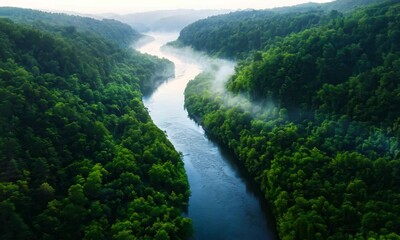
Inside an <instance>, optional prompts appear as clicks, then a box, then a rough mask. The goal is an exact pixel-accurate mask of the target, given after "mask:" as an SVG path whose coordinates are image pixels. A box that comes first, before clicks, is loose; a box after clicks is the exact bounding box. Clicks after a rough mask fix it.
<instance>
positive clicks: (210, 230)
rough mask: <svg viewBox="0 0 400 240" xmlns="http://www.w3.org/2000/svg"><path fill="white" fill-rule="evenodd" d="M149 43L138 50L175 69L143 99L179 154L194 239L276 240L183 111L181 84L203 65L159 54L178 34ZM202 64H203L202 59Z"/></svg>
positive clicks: (258, 208) (247, 190)
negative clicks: (158, 58)
mask: <svg viewBox="0 0 400 240" xmlns="http://www.w3.org/2000/svg"><path fill="white" fill-rule="evenodd" d="M148 35H150V36H152V37H154V39H155V40H154V41H152V42H150V43H147V44H145V45H143V46H140V47H139V48H137V50H139V51H140V52H142V53H148V54H151V55H155V56H158V57H160V58H167V59H169V60H170V61H172V62H174V64H175V78H173V79H169V80H168V81H167V82H165V83H163V84H162V85H160V86H159V87H158V88H157V90H156V91H155V92H153V93H152V94H151V95H150V96H146V97H144V98H143V102H144V104H145V106H146V107H147V108H148V110H149V112H150V115H151V118H152V119H153V121H154V122H155V124H156V125H157V126H158V127H159V128H160V129H162V130H163V131H165V132H166V133H167V136H168V139H169V140H170V141H171V142H172V144H173V145H174V146H175V148H176V150H177V151H180V152H182V153H183V156H184V157H183V161H184V164H185V170H186V173H187V175H188V179H189V184H190V189H191V197H190V199H189V208H188V213H187V216H188V217H189V218H191V219H192V221H193V228H194V235H193V239H195V240H197V239H198V240H203V239H204V240H214V239H218V240H223V239H229V240H233V239H251V240H253V239H276V233H275V230H274V226H273V225H272V224H271V220H269V219H268V218H267V213H266V211H265V201H263V199H262V198H261V197H260V194H257V193H255V192H256V191H253V190H252V189H254V186H253V185H252V183H251V181H248V180H246V177H244V174H242V173H241V171H239V170H240V169H238V167H237V165H236V164H235V160H234V159H232V157H230V156H229V154H226V153H225V152H224V151H223V150H221V149H220V148H219V147H218V145H217V144H216V143H214V142H213V141H211V140H210V139H209V138H207V136H206V135H205V133H204V130H203V129H202V128H201V127H200V126H198V125H197V124H196V123H195V122H194V121H193V120H191V119H190V118H189V117H188V113H187V112H186V110H185V109H184V90H185V87H186V84H187V83H188V82H189V81H190V80H191V79H193V78H194V77H195V76H197V75H198V74H199V73H200V72H201V71H202V69H204V67H205V66H206V64H201V63H200V62H199V61H196V60H194V59H192V60H193V61H192V60H191V59H188V56H187V55H184V54H182V55H179V54H178V55H177V54H174V53H169V52H168V51H161V50H160V47H161V46H163V45H164V44H165V43H167V42H170V41H173V40H175V39H176V38H177V37H178V34H177V33H173V34H172V33H150V34H148ZM203 60H204V59H203Z"/></svg>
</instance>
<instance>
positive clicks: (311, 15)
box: [175, 1, 400, 240]
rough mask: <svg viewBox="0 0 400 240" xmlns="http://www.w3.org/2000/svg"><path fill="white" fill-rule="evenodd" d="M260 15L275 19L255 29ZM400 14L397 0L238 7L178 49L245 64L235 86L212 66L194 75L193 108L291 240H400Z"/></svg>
mask: <svg viewBox="0 0 400 240" xmlns="http://www.w3.org/2000/svg"><path fill="white" fill-rule="evenodd" d="M235 15H237V16H239V15H243V16H242V19H241V20H240V21H239V20H237V18H235V17H234V16H235ZM258 15H268V16H269V18H270V19H269V20H266V22H265V23H260V27H254V26H258V25H255V24H257V22H258V21H260V20H257V16H258ZM399 16H400V4H399V3H398V1H383V3H380V4H375V5H371V6H366V7H362V8H360V9H356V10H354V11H351V12H348V13H341V12H338V11H336V10H334V11H325V12H324V11H318V12H316V11H314V10H313V11H311V12H307V11H306V12H304V11H302V12H300V13H296V12H292V13H287V12H284V13H267V12H265V11H260V12H259V11H251V12H241V13H233V14H228V15H223V16H217V17H212V18H209V19H206V20H202V21H200V22H197V23H194V24H192V25H190V26H188V27H187V28H186V29H184V30H183V31H182V33H181V36H180V38H179V44H187V45H191V46H192V47H194V48H195V49H197V50H203V51H206V52H208V53H209V54H212V55H217V56H223V57H228V58H236V59H239V60H240V61H239V62H238V64H237V66H236V72H235V74H234V75H233V76H232V77H231V78H230V79H229V80H228V81H227V82H226V85H225V88H226V89H225V90H226V91H216V90H215V89H216V88H215V85H214V84H215V83H214V79H215V72H213V71H209V72H205V73H203V74H201V75H199V76H198V77H196V78H195V79H194V80H193V81H191V82H189V84H188V86H187V88H186V90H185V107H186V109H187V110H188V112H189V114H190V115H191V116H192V117H193V118H194V119H195V120H197V121H198V122H199V123H200V124H201V125H202V126H203V127H204V129H205V130H206V132H207V133H208V135H210V136H212V137H213V138H215V139H217V140H218V141H219V142H220V143H221V144H223V145H225V146H227V147H228V148H229V149H230V150H231V151H232V152H233V153H234V154H235V156H236V157H237V158H238V159H239V161H240V162H241V163H242V164H243V165H244V166H245V168H246V169H247V171H248V172H249V173H250V174H251V176H252V177H253V178H254V179H255V181H256V182H257V184H258V185H259V187H260V189H261V190H262V192H263V193H264V194H265V198H266V199H267V200H268V201H269V203H270V204H271V206H272V208H273V213H274V217H275V219H276V224H277V230H278V234H279V237H280V238H281V239H283V240H291V239H309V240H310V239H332V240H333V239H400V215H399V213H400V202H399V199H400V187H399V186H400V159H399V157H400V151H399V141H400V139H399V138H400V128H399V126H400V125H399V123H400V109H399V107H398V106H399V104H400V84H399V79H400V60H399V59H400V30H399V29H400V17H399ZM263 19H268V17H263ZM274 19H277V20H274ZM279 19H284V21H287V24H282V25H280V24H279V23H280V22H281V20H279ZM301 19H303V20H304V21H301ZM207 22H209V23H210V24H207ZM289 23H292V24H289ZM263 27H265V28H263ZM269 28H271V30H270V31H268V30H266V29H269ZM276 29H278V30H279V31H276ZM258 30H260V31H258ZM233 32H234V34H233ZM197 33H198V34H199V35H197V36H195V37H194V38H191V37H190V36H193V35H192V34H197ZM201 34H202V35H201ZM257 34H258V35H257ZM208 36H209V37H213V38H214V39H212V41H209V42H208V41H207V40H206V41H205V43H204V44H203V45H202V46H201V47H200V45H198V43H199V42H200V41H201V40H199V38H207V37H208ZM249 36H252V37H254V36H258V40H260V41H258V42H257V44H254V42H251V41H250V40H249V39H247V38H248V37H249ZM226 39H229V40H228V42H229V44H225V45H222V44H221V45H208V43H211V42H216V43H218V42H224V43H226V42H227V40H226ZM242 40H243V41H244V42H246V43H248V45H245V44H244V45H243V44H242V42H241V41H242ZM175 44H176V43H175ZM228 47H229V49H228ZM215 68H218V66H215Z"/></svg>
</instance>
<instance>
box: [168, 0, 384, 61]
mask: <svg viewBox="0 0 400 240" xmlns="http://www.w3.org/2000/svg"><path fill="white" fill-rule="evenodd" d="M382 1H383V0H337V1H333V2H330V3H325V4H311V3H309V4H302V5H297V6H293V7H283V8H276V9H270V10H246V11H238V12H232V13H229V14H225V15H218V16H213V17H209V18H207V19H203V20H200V21H197V22H195V23H192V24H191V25H189V26H187V27H186V28H184V29H183V30H182V31H181V33H180V36H179V38H178V40H177V43H176V44H183V45H188V46H191V47H193V48H194V49H195V50H199V51H205V52H207V53H209V54H211V55H215V56H218V57H223V58H235V59H243V58H246V57H248V56H249V53H252V52H253V51H257V50H263V49H267V48H268V47H269V46H270V45H271V44H273V43H275V42H279V41H281V40H282V38H283V37H285V36H288V35H290V34H291V33H297V32H300V31H302V30H305V29H307V28H310V27H313V26H316V25H319V24H325V23H327V22H328V21H329V19H332V18H336V17H339V16H341V15H342V13H340V12H341V11H350V10H351V9H354V8H357V7H362V6H365V5H368V4H371V3H375V2H382Z"/></svg>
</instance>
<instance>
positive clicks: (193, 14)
mask: <svg viewBox="0 0 400 240" xmlns="http://www.w3.org/2000/svg"><path fill="white" fill-rule="evenodd" d="M231 11H232V10H226V9H221V10H194V9H177V10H160V11H151V12H141V13H132V14H126V15H118V14H105V15H102V16H103V17H107V18H113V19H116V20H118V21H121V22H124V23H127V24H129V25H130V26H131V27H132V28H134V29H135V30H137V31H139V32H148V31H180V30H181V29H183V28H184V27H186V26H187V25H189V24H191V23H193V22H195V21H197V20H200V19H203V18H207V17H209V16H214V15H220V14H225V13H228V12H231Z"/></svg>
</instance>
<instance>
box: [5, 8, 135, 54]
mask: <svg viewBox="0 0 400 240" xmlns="http://www.w3.org/2000/svg"><path fill="white" fill-rule="evenodd" d="M0 17H4V18H9V19H11V20H13V21H14V22H16V23H21V24H27V25H30V26H33V27H35V28H36V29H40V30H43V31H53V30H54V27H66V28H68V29H69V31H78V32H81V33H85V34H97V35H99V36H100V37H102V38H104V39H106V40H108V41H111V42H114V43H117V44H119V45H120V46H122V47H126V46H129V45H130V44H132V42H134V41H136V40H138V39H139V38H140V37H142V35H141V34H140V33H138V32H137V31H135V30H133V29H132V28H131V27H130V26H129V25H127V24H124V23H121V22H118V21H115V20H112V19H103V20H101V21H100V20H96V19H93V18H88V17H80V16H73V15H67V14H63V13H48V12H41V11H37V10H31V9H21V8H12V7H0Z"/></svg>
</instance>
